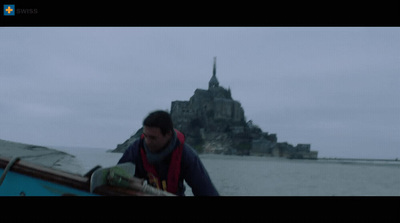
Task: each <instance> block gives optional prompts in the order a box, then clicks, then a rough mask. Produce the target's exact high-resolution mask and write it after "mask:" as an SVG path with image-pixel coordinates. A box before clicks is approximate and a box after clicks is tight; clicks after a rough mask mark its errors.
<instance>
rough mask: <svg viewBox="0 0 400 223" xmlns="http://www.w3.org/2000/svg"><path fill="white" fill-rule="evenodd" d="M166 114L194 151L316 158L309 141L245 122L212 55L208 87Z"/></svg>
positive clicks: (176, 103) (174, 104) (120, 148)
mask: <svg viewBox="0 0 400 223" xmlns="http://www.w3.org/2000/svg"><path fill="white" fill-rule="evenodd" d="M170 115H171V118H172V121H173V124H174V127H175V128H176V129H178V130H180V131H181V132H182V133H183V134H184V135H185V137H186V142H187V143H188V144H189V145H191V146H192V147H193V148H194V149H195V150H196V151H197V152H198V153H218V154H236V155H261V156H275V157H287V158H300V159H302V158H303V159H316V158H317V154H318V152H317V151H310V147H311V145H310V144H297V146H293V145H291V144H289V143H287V142H278V141H277V135H276V134H269V133H267V132H263V131H262V130H261V129H260V128H259V127H258V126H257V125H255V124H254V123H253V122H252V121H251V120H249V121H246V118H245V116H244V109H243V108H242V105H241V104H240V102H239V101H235V100H234V99H233V98H232V95H231V89H229V88H228V89H225V88H224V87H222V86H220V83H219V81H218V78H217V63H216V58H214V64H213V70H212V76H211V79H210V80H209V82H208V89H207V90H204V89H196V90H195V91H194V95H193V96H192V97H190V99H189V101H172V102H171V109H170ZM141 133H142V129H139V130H138V131H137V132H136V133H135V134H134V135H132V136H131V137H130V138H129V139H128V140H126V141H125V142H124V143H122V144H119V145H118V146H117V148H116V149H115V150H114V152H123V151H125V149H126V148H127V147H128V146H129V145H130V144H131V143H133V142H134V140H136V139H137V138H139V137H140V134H141Z"/></svg>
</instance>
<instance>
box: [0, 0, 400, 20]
mask: <svg viewBox="0 0 400 223" xmlns="http://www.w3.org/2000/svg"><path fill="white" fill-rule="evenodd" d="M14 2H15V0H14V1H12V0H10V1H6V2H4V3H1V4H2V5H1V6H0V7H1V9H2V13H1V15H0V26H399V25H400V3H398V2H396V1H393V3H390V4H391V5H346V4H342V5H339V4H336V5H335V4H331V5H302V4H297V5H294V4H292V3H287V5H283V6H281V5H271V4H270V3H265V2H260V3H258V4H254V5H250V4H249V5H240V4H238V3H231V4H222V5H221V4H219V5H218V6H216V5H215V4H212V5H208V4H205V3H198V4H192V5H190V6H189V5H188V4H186V3H168V4H166V3H163V4H164V5H162V4H161V5H160V4H159V3H155V2H150V3H139V4H138V3H132V2H125V3H114V2H113V3H112V2H110V3H108V2H106V3H103V2H98V3H97V4H87V3H86V4H82V3H75V2H61V3H60V2H55V3H46V4H44V3H36V2H29V3H14ZM261 3H263V4H261ZM7 5H14V11H13V12H14V13H15V14H14V15H7V13H8V11H10V10H8V11H5V10H6V9H7V8H6V6H7Z"/></svg>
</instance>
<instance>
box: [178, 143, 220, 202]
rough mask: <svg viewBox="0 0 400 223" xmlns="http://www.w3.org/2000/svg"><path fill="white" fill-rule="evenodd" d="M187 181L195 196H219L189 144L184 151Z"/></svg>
mask: <svg viewBox="0 0 400 223" xmlns="http://www.w3.org/2000/svg"><path fill="white" fill-rule="evenodd" d="M184 151H185V152H184V153H185V154H184V157H182V158H184V168H185V181H186V182H187V184H188V185H189V186H190V187H191V188H192V192H193V195H195V196H219V194H218V192H217V190H216V189H215V187H214V185H213V183H212V181H211V178H210V176H209V175H208V173H207V170H206V169H205V167H204V165H203V163H202V162H201V160H200V158H199V156H198V155H197V154H196V152H195V151H194V150H193V149H192V148H191V147H190V146H188V145H187V144H185V150H184Z"/></svg>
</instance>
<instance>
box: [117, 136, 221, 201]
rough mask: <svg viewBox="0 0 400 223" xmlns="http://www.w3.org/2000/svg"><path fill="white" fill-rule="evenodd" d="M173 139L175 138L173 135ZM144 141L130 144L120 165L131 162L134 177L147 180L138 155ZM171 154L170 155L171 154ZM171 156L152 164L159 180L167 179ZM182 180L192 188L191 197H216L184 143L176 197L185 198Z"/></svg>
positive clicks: (205, 172)
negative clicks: (133, 167)
mask: <svg viewBox="0 0 400 223" xmlns="http://www.w3.org/2000/svg"><path fill="white" fill-rule="evenodd" d="M173 137H176V134H174V136H173ZM172 141H175V142H176V143H175V146H174V148H175V149H176V148H178V146H179V145H180V141H179V140H172ZM143 143H144V139H142V138H141V139H138V140H136V141H135V142H134V143H132V144H131V145H130V146H129V147H128V149H127V150H126V151H125V152H124V154H123V155H122V157H121V159H120V160H119V161H118V164H120V163H126V162H132V163H134V164H135V167H136V168H135V175H134V176H135V177H138V178H143V179H146V180H149V179H148V175H147V172H146V170H145V169H144V166H143V161H142V158H141V155H140V149H141V148H143ZM171 154H172V153H171ZM171 154H170V155H168V156H167V157H166V158H165V159H164V160H163V161H161V162H159V163H156V164H154V165H155V168H156V170H157V173H158V175H160V178H163V179H167V174H168V168H169V163H170V160H171ZM183 180H185V181H186V183H187V184H188V185H189V186H190V187H191V188H192V192H193V195H195V196H218V195H219V194H218V192H217V190H216V189H215V187H214V185H213V183H212V182H211V179H210V177H209V175H208V173H207V170H206V169H205V168H204V166H203V164H202V162H201V160H200V158H199V157H198V155H197V154H196V152H195V151H194V150H193V148H191V147H190V146H189V145H188V144H187V143H184V146H183V151H182V158H181V170H180V174H179V181H178V192H177V195H179V196H185V186H184V184H183Z"/></svg>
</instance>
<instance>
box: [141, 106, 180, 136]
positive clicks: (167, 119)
mask: <svg viewBox="0 0 400 223" xmlns="http://www.w3.org/2000/svg"><path fill="white" fill-rule="evenodd" d="M143 126H148V127H158V128H160V130H161V133H162V134H163V135H164V136H165V135H166V134H167V133H168V132H169V131H174V126H173V124H172V119H171V116H170V115H169V114H168V112H165V111H154V112H151V113H150V114H149V115H148V116H147V117H146V118H145V119H144V120H143Z"/></svg>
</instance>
